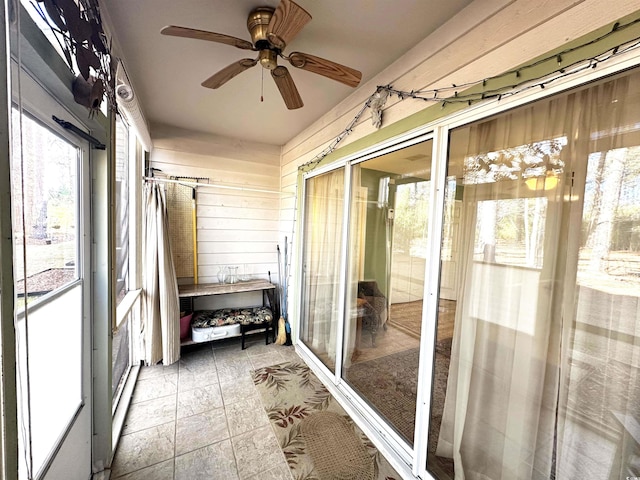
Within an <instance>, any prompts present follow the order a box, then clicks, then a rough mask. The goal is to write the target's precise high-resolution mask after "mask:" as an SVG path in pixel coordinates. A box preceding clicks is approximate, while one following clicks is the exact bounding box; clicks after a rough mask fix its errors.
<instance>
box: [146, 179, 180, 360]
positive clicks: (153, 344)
mask: <svg viewBox="0 0 640 480" xmlns="http://www.w3.org/2000/svg"><path fill="white" fill-rule="evenodd" d="M143 235H144V243H143V252H142V258H143V282H142V284H143V316H142V339H143V345H144V360H145V362H146V364H147V365H154V364H156V363H158V362H159V361H160V360H162V363H163V364H164V365H170V364H172V363H174V362H176V361H178V359H179V358H180V325H179V318H180V304H179V300H178V284H177V281H176V273H175V269H174V266H173V259H172V255H171V245H170V244H169V233H168V222H167V200H166V193H165V189H164V185H159V184H157V183H147V184H146V185H145V223H144V234H143Z"/></svg>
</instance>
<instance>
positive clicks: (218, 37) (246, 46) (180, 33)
mask: <svg viewBox="0 0 640 480" xmlns="http://www.w3.org/2000/svg"><path fill="white" fill-rule="evenodd" d="M160 33H161V34H163V35H171V36H174V37H184V38H195V39H197V40H207V41H209V42H217V43H224V44H226V45H231V46H232V47H237V48H241V49H243V50H254V48H253V44H252V43H251V42H249V41H247V40H243V39H241V38H236V37H231V36H229V35H224V34H222V33H215V32H208V31H206V30H197V29H195V28H188V27H177V26H175V25H169V26H168V27H164V28H163V29H162V30H160Z"/></svg>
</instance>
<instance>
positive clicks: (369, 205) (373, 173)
mask: <svg viewBox="0 0 640 480" xmlns="http://www.w3.org/2000/svg"><path fill="white" fill-rule="evenodd" d="M431 149H432V141H431V140H428V141H426V142H423V143H419V144H416V145H413V146H410V147H407V148H404V149H400V150H397V151H395V152H393V153H390V154H386V155H383V156H380V157H377V158H374V159H371V160H367V161H364V162H362V163H359V164H356V165H354V166H353V167H352V173H351V179H352V182H351V184H352V191H351V214H350V235H349V238H350V245H349V253H350V257H349V279H348V282H347V302H346V304H347V313H346V320H345V340H344V360H343V362H344V363H343V365H344V367H343V372H342V377H343V378H344V379H345V380H346V381H347V382H348V384H349V385H350V386H351V387H352V388H353V389H354V390H355V391H356V392H357V393H359V394H360V395H361V397H362V398H363V399H365V400H366V401H367V402H368V403H369V405H370V406H371V407H373V409H375V410H376V411H377V412H378V413H379V414H380V415H381V416H382V417H383V418H384V419H385V420H386V421H387V422H388V424H389V425H391V426H392V427H393V429H394V430H395V431H396V432H397V433H398V434H399V435H400V436H401V437H402V438H403V439H404V440H405V441H406V442H407V443H408V444H410V445H412V444H413V439H414V427H415V418H416V394H417V385H418V359H419V353H420V352H419V345H420V333H421V325H422V300H423V291H424V272H425V261H426V251H427V240H428V238H427V224H428V213H427V212H428V210H429V195H430V184H431V182H430V167H431Z"/></svg>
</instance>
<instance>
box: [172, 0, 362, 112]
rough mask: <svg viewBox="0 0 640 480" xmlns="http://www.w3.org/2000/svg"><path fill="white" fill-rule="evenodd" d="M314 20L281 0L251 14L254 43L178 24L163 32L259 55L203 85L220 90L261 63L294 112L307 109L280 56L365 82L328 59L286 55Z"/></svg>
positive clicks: (352, 82)
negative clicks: (293, 42) (272, 5)
mask: <svg viewBox="0 0 640 480" xmlns="http://www.w3.org/2000/svg"><path fill="white" fill-rule="evenodd" d="M310 20H311V15H310V14H309V13H308V12H307V11H306V10H305V9H303V8H302V7H301V6H299V5H298V4H296V3H295V2H293V1H292V0H280V3H279V4H278V7H277V8H276V9H273V8H271V7H258V8H255V9H254V10H252V11H251V13H250V14H249V18H248V19H247V28H248V29H249V33H250V34H251V42H249V41H247V40H243V39H241V38H236V37H232V36H229V35H224V34H222V33H215V32H208V31H206V30H196V29H194V28H188V27H178V26H175V25H170V26H168V27H164V28H163V29H162V30H161V31H160V33H162V34H163V35H172V36H175V37H186V38H195V39H197V40H208V41H210V42H217V43H224V44H226V45H231V46H233V47H237V48H240V49H243V50H252V51H255V52H258V57H257V58H243V59H242V60H238V61H237V62H234V63H232V64H231V65H229V66H227V67H225V68H223V69H222V70H220V71H219V72H218V73H215V74H214V75H212V76H211V77H209V78H208V79H206V80H205V81H204V82H202V86H203V87H207V88H219V87H221V86H222V85H224V84H225V83H227V82H228V81H229V80H231V79H232V78H233V77H235V76H236V75H238V74H240V73H242V72H244V71H245V70H247V69H249V68H251V67H254V66H255V65H257V64H258V63H260V65H262V66H263V67H264V68H266V69H268V70H270V71H271V76H272V77H273V80H274V81H275V83H276V85H277V86H278V90H280V94H281V95H282V98H283V99H284V103H285V104H286V105H287V108H288V109H289V110H293V109H296V108H300V107H302V106H303V103H302V98H300V94H299V93H298V89H297V88H296V85H295V83H294V82H293V78H291V74H290V73H289V70H287V68H286V67H284V66H282V65H278V57H282V58H284V59H285V60H287V61H288V62H289V63H290V64H291V65H292V66H293V67H296V68H301V69H303V70H307V71H308V72H312V73H317V74H318V75H322V76H324V77H327V78H330V79H332V80H336V81H338V82H341V83H344V84H345V85H348V86H350V87H357V86H358V84H359V83H360V80H361V79H362V74H361V73H360V72H359V71H357V70H355V69H353V68H350V67H346V66H344V65H340V64H339V63H336V62H332V61H330V60H326V59H324V58H320V57H316V56H314V55H309V54H308V53H301V52H293V53H290V54H289V55H285V54H284V53H283V50H284V49H285V48H286V46H287V44H288V43H289V42H291V40H293V39H294V38H295V36H296V35H297V34H298V33H299V32H300V30H302V28H303V27H304V26H305V25H306V24H307V23H309V21H310Z"/></svg>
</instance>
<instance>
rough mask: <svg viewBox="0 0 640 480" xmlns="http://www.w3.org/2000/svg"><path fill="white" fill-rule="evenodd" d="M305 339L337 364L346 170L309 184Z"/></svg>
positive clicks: (324, 358) (323, 357) (327, 361)
mask: <svg viewBox="0 0 640 480" xmlns="http://www.w3.org/2000/svg"><path fill="white" fill-rule="evenodd" d="M305 195H306V199H305V200H306V218H305V246H304V249H305V250H304V255H305V258H304V282H305V283H304V287H303V288H304V300H303V308H302V319H301V322H302V340H303V341H304V342H305V344H306V345H307V346H309V347H310V348H311V349H312V350H313V352H314V353H315V354H316V355H318V357H319V358H320V359H321V360H322V361H323V362H324V363H325V364H326V365H327V366H328V367H330V368H334V367H335V360H336V336H337V329H338V318H339V315H340V311H339V295H340V260H341V259H340V246H341V242H342V231H343V218H344V210H343V208H344V169H339V170H335V171H332V172H328V173H325V174H321V175H318V176H316V177H312V178H310V179H308V180H307V185H306V194H305Z"/></svg>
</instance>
